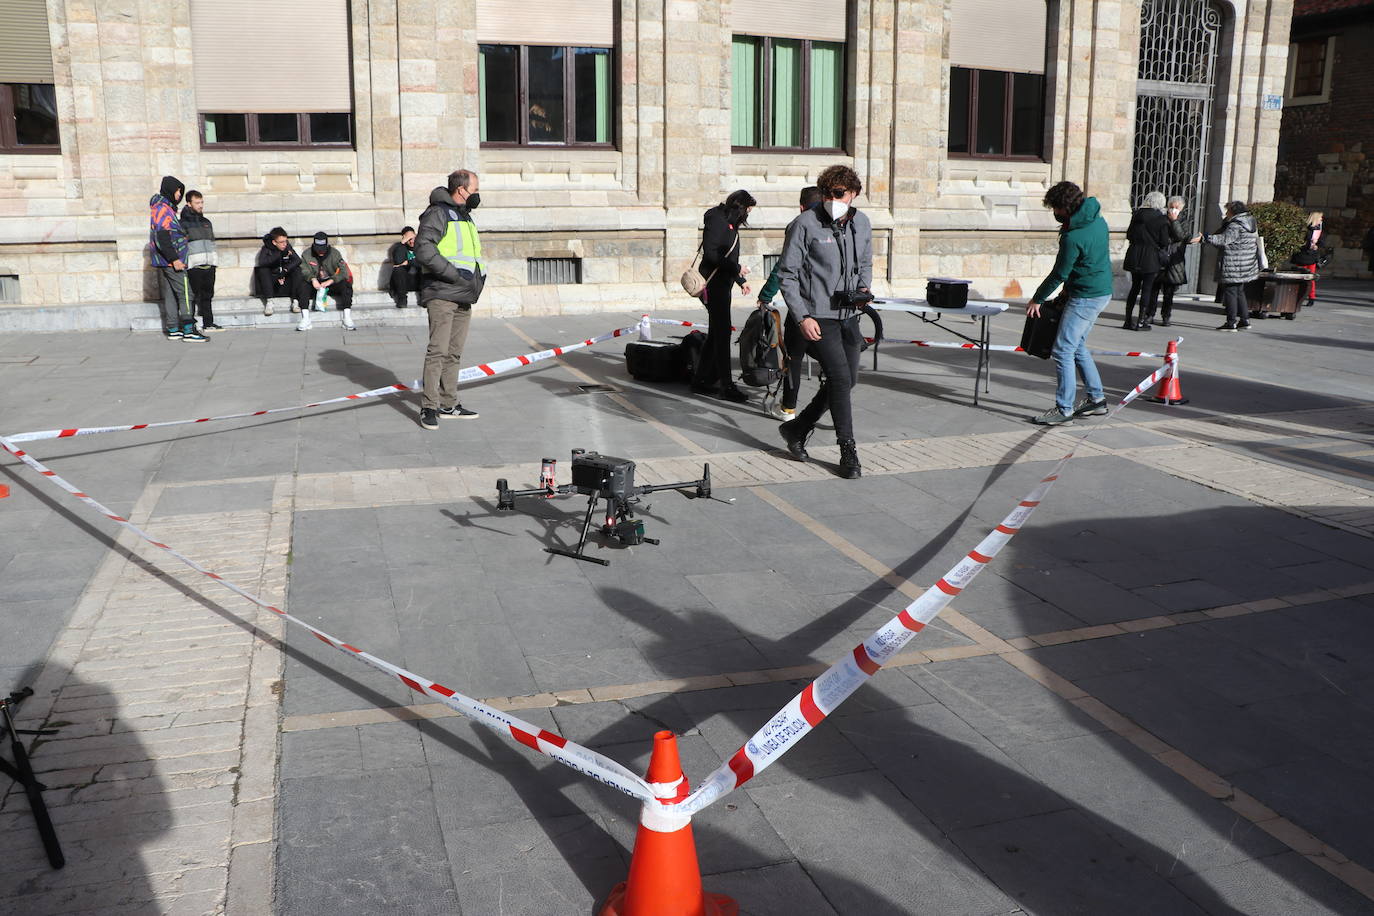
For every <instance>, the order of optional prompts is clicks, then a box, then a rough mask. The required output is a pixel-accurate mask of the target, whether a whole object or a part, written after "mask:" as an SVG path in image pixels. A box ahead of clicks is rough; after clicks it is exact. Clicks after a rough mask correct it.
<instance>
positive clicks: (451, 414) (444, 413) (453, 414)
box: [439, 404, 481, 420]
mask: <svg viewBox="0 0 1374 916" xmlns="http://www.w3.org/2000/svg"><path fill="white" fill-rule="evenodd" d="M439 416H441V417H443V418H444V419H445V420H476V419H477V418H478V417H479V416H481V414H479V413H478V412H477V411H475V410H468V409H467V408H466V407H464V406H463V405H462V404H454V405H453V406H452V407H440V408H439Z"/></svg>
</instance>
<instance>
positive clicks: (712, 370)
mask: <svg viewBox="0 0 1374 916" xmlns="http://www.w3.org/2000/svg"><path fill="white" fill-rule="evenodd" d="M734 288H735V281H734V280H733V279H728V280H720V279H715V278H713V279H712V280H711V282H710V283H708V284H706V318H707V325H706V346H705V348H704V349H703V350H702V353H701V358H700V359H699V360H697V371H696V376H695V377H694V378H693V379H692V384H693V385H695V386H697V387H700V388H709V387H711V386H712V385H716V384H719V385H720V387H721V388H729V387H732V386H734V384H735V380H734V378H733V377H732V376H731V374H730V339H731V334H732V332H731V330H730V296H731V295H732V294H733V292H734Z"/></svg>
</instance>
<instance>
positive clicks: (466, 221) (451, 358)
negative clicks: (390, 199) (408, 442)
mask: <svg viewBox="0 0 1374 916" xmlns="http://www.w3.org/2000/svg"><path fill="white" fill-rule="evenodd" d="M477 188H478V182H477V173H476V172H472V171H469V170H467V169H459V170H458V171H456V172H453V173H452V174H450V175H449V176H448V187H447V188H443V187H440V188H435V189H434V190H433V191H431V192H430V195H429V207H428V208H427V209H426V210H425V212H424V213H422V214H421V215H420V222H419V227H420V228H419V230H418V231H417V232H416V233H415V260H416V261H418V262H419V264H420V304H421V305H423V306H424V307H425V309H426V310H427V311H428V312H429V346H428V347H427V348H426V349H425V369H424V380H425V383H424V393H423V394H422V395H421V397H420V425H421V426H423V427H424V428H425V429H438V428H439V418H440V417H449V418H452V419H457V420H472V419H476V417H477V412H476V411H474V410H466V409H464V407H463V405H462V404H460V403H458V361H459V360H460V359H461V358H462V356H463V344H464V342H466V341H467V339H468V323H469V322H470V321H471V320H472V306H473V304H474V303H475V302H476V301H477V299H478V297H480V296H481V295H482V288H483V287H484V286H485V285H486V282H487V273H486V264H485V263H484V262H483V260H482V240H481V238H480V237H479V236H478V234H477V225H476V224H475V223H474V222H473V221H472V211H473V210H476V209H477V205H478V204H480V203H481V202H482V199H481V195H479V194H478V192H477Z"/></svg>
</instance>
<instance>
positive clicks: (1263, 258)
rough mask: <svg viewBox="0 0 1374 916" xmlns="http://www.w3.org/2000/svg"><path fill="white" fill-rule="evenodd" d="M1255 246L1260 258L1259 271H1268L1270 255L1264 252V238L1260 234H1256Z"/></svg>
mask: <svg viewBox="0 0 1374 916" xmlns="http://www.w3.org/2000/svg"><path fill="white" fill-rule="evenodd" d="M1255 245H1256V246H1257V248H1256V256H1257V257H1258V258H1259V269H1260V270H1268V269H1269V255H1268V254H1266V253H1265V251H1264V236H1262V235H1260V234H1259V233H1258V232H1256V233H1255Z"/></svg>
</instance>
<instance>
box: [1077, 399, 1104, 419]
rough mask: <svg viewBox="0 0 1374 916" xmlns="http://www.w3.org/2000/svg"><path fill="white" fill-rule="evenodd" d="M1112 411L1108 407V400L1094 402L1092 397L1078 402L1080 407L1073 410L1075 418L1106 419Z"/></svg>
mask: <svg viewBox="0 0 1374 916" xmlns="http://www.w3.org/2000/svg"><path fill="white" fill-rule="evenodd" d="M1110 412H1111V410H1110V409H1109V408H1108V407H1107V399H1106V398H1102V399H1101V400H1100V401H1094V400H1093V399H1092V398H1090V397H1086V396H1085V397H1084V398H1083V399H1082V400H1080V401H1079V402H1078V406H1076V407H1075V408H1074V409H1073V415H1074V416H1075V417H1105V416H1106V415H1107V414H1109V413H1110Z"/></svg>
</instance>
